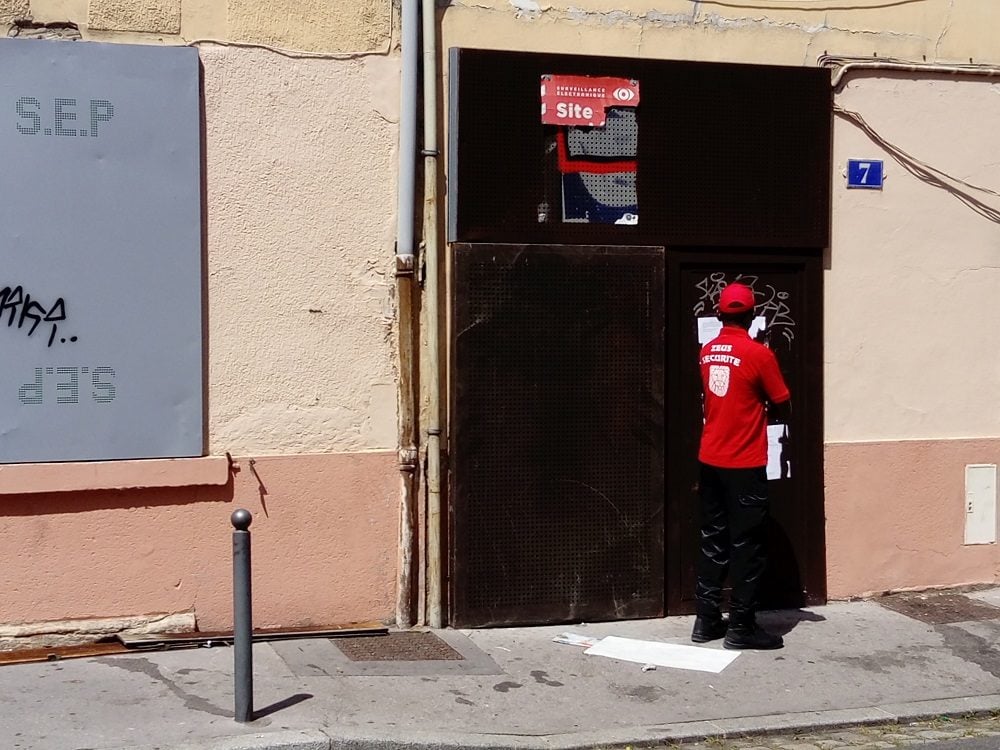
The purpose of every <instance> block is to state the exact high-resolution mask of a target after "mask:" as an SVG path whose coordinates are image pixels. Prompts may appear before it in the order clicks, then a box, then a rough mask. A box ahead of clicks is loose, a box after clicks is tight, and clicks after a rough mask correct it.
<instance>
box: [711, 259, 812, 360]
mask: <svg viewBox="0 0 1000 750" xmlns="http://www.w3.org/2000/svg"><path fill="white" fill-rule="evenodd" d="M732 281H738V282H740V283H741V284H746V285H747V286H748V287H750V288H751V289H753V293H754V299H755V301H756V304H757V314H758V315H763V316H764V319H765V320H766V321H767V328H766V329H765V330H766V331H767V335H768V338H770V339H773V338H774V337H775V336H781V337H782V338H783V339H784V340H785V341H786V342H787V343H788V345H789V346H790V345H791V343H792V342H793V341H794V340H795V318H793V317H792V314H791V308H790V307H789V305H788V299H789V297H790V295H789V293H788V292H786V291H782V290H779V289H777V288H776V287H775V286H774V285H773V284H768V283H764V282H761V280H760V278H759V277H758V276H752V275H744V274H737V275H736V276H735V277H734V278H733V279H732ZM728 283H730V281H729V280H727V279H726V274H725V272H723V271H715V272H713V273H710V274H709V275H708V276H706V277H705V278H703V279H702V280H701V281H699V282H698V283H697V284H695V288H696V289H697V290H698V291H699V292H700V296H699V297H698V299H697V301H696V302H695V304H694V308H693V312H694V314H695V315H696V316H697V317H702V316H705V315H713V314H714V313H715V306H716V304H717V303H718V301H719V295H720V294H721V293H722V290H723V289H724V288H725V287H726V284H728Z"/></svg>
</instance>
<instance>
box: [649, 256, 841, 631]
mask: <svg viewBox="0 0 1000 750" xmlns="http://www.w3.org/2000/svg"><path fill="white" fill-rule="evenodd" d="M669 257H670V266H669V271H668V274H669V292H668V297H669V303H668V305H667V309H668V319H669V320H670V327H669V334H668V337H669V339H668V340H669V343H668V361H669V362H670V363H671V364H670V367H669V368H668V373H669V374H668V389H667V392H668V394H669V397H668V400H667V414H668V417H667V432H668V477H669V483H668V489H667V530H668V531H667V533H668V542H667V570H668V572H667V611H668V612H669V613H670V614H682V613H690V612H694V606H695V602H694V589H695V581H696V577H695V566H696V563H697V560H698V554H699V531H698V523H699V500H698V491H697V484H698V464H697V454H698V440H699V436H700V434H701V423H702V409H701V381H700V374H699V370H698V365H697V360H698V351H699V348H700V343H699V331H700V337H701V338H702V339H704V338H706V337H710V336H711V333H712V327H713V325H715V324H716V323H715V313H714V307H715V303H716V301H717V300H718V296H719V293H720V291H721V290H722V288H723V287H724V286H725V285H726V284H727V283H729V282H732V281H741V282H743V283H745V284H747V285H749V286H750V287H752V288H753V290H754V294H755V297H756V301H757V310H758V315H759V316H760V318H761V319H762V320H761V321H760V324H761V325H762V326H763V328H762V331H761V333H760V335H759V338H762V339H763V340H764V341H765V342H766V343H767V344H768V346H770V347H771V349H772V350H773V351H774V353H775V355H776V356H777V358H778V363H779V365H780V366H781V370H782V373H783V374H784V376H785V380H786V382H787V383H788V387H789V389H790V390H791V392H792V418H791V424H789V425H787V430H786V426H778V425H770V426H769V427H770V433H771V436H772V438H773V446H774V447H773V450H772V451H771V455H772V457H773V461H772V462H771V466H770V470H769V478H770V481H769V483H768V488H769V494H770V502H771V518H772V522H771V528H770V534H769V565H768V572H767V574H766V579H765V584H764V592H763V601H762V605H763V606H764V607H765V608H779V607H780V608H785V607H798V606H802V605H805V604H820V603H823V602H825V600H826V570H825V563H826V561H825V555H826V550H825V544H824V514H823V412H822V396H823V386H822V372H823V359H822V333H823V321H822V290H821V285H822V266H821V258H820V255H819V254H818V253H813V254H801V255H798V256H788V255H784V254H783V255H781V256H769V255H764V254H759V253H753V254H750V253H740V254H738V253H722V252H705V251H701V250H699V251H698V252H697V253H671V254H670V256H669ZM699 321H701V322H699Z"/></svg>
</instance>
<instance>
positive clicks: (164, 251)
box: [0, 39, 204, 463]
mask: <svg viewBox="0 0 1000 750" xmlns="http://www.w3.org/2000/svg"><path fill="white" fill-rule="evenodd" d="M199 88H200V87H199V60H198V53H197V50H195V49H192V48H187V47H155V46H138V45H117V44H97V43H90V42H65V41H58V42H54V41H40V40H24V39H0V153H2V154H3V162H2V166H0V352H2V362H3V367H2V368H0V463H16V462H42V461H85V460H101V459H132V458H164V457H184V456H199V455H202V453H203V451H204V427H203V413H202V412H203V393H202V391H203V362H202V358H203V355H202V196H201V192H202V191H201V122H200V118H201V104H200V91H199Z"/></svg>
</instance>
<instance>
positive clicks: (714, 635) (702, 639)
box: [691, 615, 728, 643]
mask: <svg viewBox="0 0 1000 750" xmlns="http://www.w3.org/2000/svg"><path fill="white" fill-rule="evenodd" d="M727 628H728V626H727V625H726V622H725V620H723V619H722V618H721V617H708V616H705V615H698V616H697V617H696V618H694V628H693V629H692V630H691V640H692V641H694V642H695V643H708V642H709V641H715V640H718V639H719V638H722V637H723V636H724V635H725V634H726V630H727Z"/></svg>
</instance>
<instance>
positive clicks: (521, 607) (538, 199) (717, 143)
mask: <svg viewBox="0 0 1000 750" xmlns="http://www.w3.org/2000/svg"><path fill="white" fill-rule="evenodd" d="M450 65H451V67H450V72H449V83H450V86H451V90H450V93H449V107H450V114H449V139H450V143H449V158H448V170H449V177H448V185H449V193H448V195H449V200H448V206H449V227H448V239H449V241H450V242H453V243H458V244H454V245H453V247H454V256H453V258H454V267H453V274H452V277H451V282H452V286H451V299H452V302H453V309H452V316H451V319H450V321H449V324H450V326H451V329H452V338H451V347H452V348H451V351H450V357H451V368H450V415H449V430H450V432H449V436H448V446H449V455H448V471H449V475H450V484H449V493H450V494H449V498H448V507H449V523H450V525H449V529H448V531H449V534H448V540H449V541H448V544H449V549H448V555H447V556H448V560H449V570H448V575H449V579H448V582H447V584H448V585H447V590H448V592H449V596H450V601H449V612H450V617H451V620H450V621H451V623H452V624H454V625H490V624H504V623H515V622H517V623H549V622H552V623H555V622H564V621H571V620H577V619H623V618H628V617H643V616H655V615H658V614H661V613H663V612H667V613H670V614H681V613H686V612H689V611H691V604H692V600H691V594H692V592H693V581H694V579H693V564H694V559H695V553H696V552H697V540H698V532H697V529H696V527H695V525H694V523H693V519H694V518H695V512H696V510H697V497H696V493H695V491H694V490H695V488H694V482H695V479H694V476H695V475H694V474H693V472H694V471H695V468H696V464H695V455H696V452H695V450H694V447H693V446H694V441H695V440H697V436H698V432H699V424H700V423H699V420H700V394H699V392H698V390H697V389H698V383H697V380H696V379H695V376H696V372H695V370H694V367H695V361H696V357H697V340H698V332H697V326H698V323H697V318H698V317H699V316H703V313H705V312H707V311H706V310H704V309H702V310H701V311H699V310H698V306H699V304H703V303H705V302H706V299H703V297H704V294H705V293H704V290H703V287H709V288H710V287H711V284H712V283H713V279H716V277H717V275H718V274H721V276H720V277H718V279H721V280H732V278H734V277H736V276H737V275H740V274H742V275H743V276H745V277H750V276H752V277H754V278H755V279H756V281H757V282H759V284H760V286H759V287H756V286H755V288H756V289H757V290H758V292H759V293H760V295H761V301H762V303H764V304H765V307H767V305H770V304H771V301H770V300H769V298H768V297H767V295H769V294H771V289H772V288H773V290H774V294H775V295H786V296H785V297H778V299H780V300H781V301H782V302H783V303H785V304H787V306H788V307H789V310H788V311H785V312H783V313H781V314H782V315H786V316H787V315H790V316H791V317H792V319H793V320H794V322H795V326H794V329H795V330H794V334H795V338H794V339H793V340H792V341H790V342H789V341H788V340H787V339H780V338H775V339H774V340H773V341H772V345H773V346H774V347H775V349H776V351H777V352H778V357H779V361H780V362H781V365H782V367H783V369H784V370H785V373H786V376H787V377H788V379H789V381H790V383H789V384H790V387H791V389H792V392H793V404H794V415H793V423H792V424H791V425H789V436H790V437H789V439H790V441H791V442H790V443H789V444H788V447H789V449H790V454H789V457H788V460H787V461H786V467H790V468H791V474H790V475H789V476H786V477H784V478H781V477H780V476H779V477H778V478H777V479H775V480H774V481H773V482H772V485H773V486H774V489H773V493H772V495H773V497H772V505H773V508H774V516H775V528H774V535H773V537H772V542H773V544H772V547H773V550H774V553H773V556H772V559H773V561H774V564H773V565H772V567H771V571H772V574H774V577H773V578H772V580H771V581H770V583H769V589H768V590H769V592H770V594H769V599H768V604H771V605H773V606H779V605H780V606H794V605H798V604H801V603H816V602H819V601H822V600H823V599H824V597H825V575H826V572H825V546H824V536H823V456H822V385H821V383H822V319H821V315H822V289H821V286H822V262H821V255H822V249H823V248H825V247H827V246H828V244H829V227H830V222H829V216H830V186H831V179H830V151H831V138H832V128H831V106H832V95H831V87H830V76H829V71H826V70H819V69H815V68H805V67H776V66H756V65H732V64H723V63H704V62H693V61H670V60H635V59H627V58H607V57H587V56H568V55H553V54H534V53H515V52H498V51H492V50H469V49H464V50H457V49H456V50H452V51H451V56H450ZM554 74H555V75H568V76H612V77H619V78H626V79H629V80H634V81H636V82H638V85H639V86H640V87H641V103H639V104H638V106H637V107H636V108H635V112H634V117H633V116H632V115H631V114H630V115H629V118H627V119H628V123H627V124H628V127H627V128H624V126H623V129H622V133H621V134H624V135H627V138H624V139H623V140H622V143H621V144H619V145H623V146H627V148H623V149H622V150H620V151H615V152H614V156H615V159H616V160H617V159H618V157H620V156H621V155H622V154H623V153H626V152H627V154H628V155H629V159H628V161H629V162H630V163H631V162H634V166H632V165H630V166H629V169H634V172H631V173H630V174H629V175H627V176H629V179H630V180H633V181H634V188H635V195H632V194H631V188H632V182H628V183H627V184H628V187H629V189H630V192H629V196H628V201H625V202H627V203H628V204H629V205H630V206H632V205H633V204H634V205H635V206H636V207H637V208H636V210H637V211H638V214H637V216H635V217H633V218H635V219H636V220H635V221H630V222H622V223H619V222H618V221H616V222H615V223H613V224H610V223H600V222H593V221H587V222H578V221H576V218H577V217H576V213H574V211H567V205H569V203H570V201H569V200H568V196H572V195H573V193H572V190H571V189H572V188H573V185H574V184H575V183H574V182H573V180H571V179H569V178H567V177H566V174H570V172H567V171H566V170H568V169H570V166H567V165H566V164H563V163H562V162H561V161H559V160H560V159H561V158H562V157H561V156H560V154H561V152H560V151H559V150H558V148H556V150H555V151H554V152H553V151H552V150H551V148H550V146H551V145H552V143H553V132H552V127H553V126H551V125H544V124H543V123H542V121H541V117H540V100H539V84H540V80H541V78H542V77H544V76H551V75H554ZM570 135H571V134H568V133H558V132H557V133H555V140H554V143H555V144H556V146H557V147H558V146H559V145H560V144H561V141H560V137H565V138H566V139H567V140H566V144H567V145H572V143H571V142H570V140H569V139H570ZM577 135H581V134H577ZM581 137H582V136H581ZM633 140H634V143H633ZM584 145H588V144H584ZM589 145H593V144H589ZM585 150H586V149H585ZM553 153H555V154H556V157H558V158H555V163H556V166H557V167H558V169H556V168H555V167H553V158H554V157H553V156H552V154H553ZM633 154H634V158H633ZM587 156H588V157H592V158H605V157H608V154H605V153H603V152H599V153H597V154H596V157H595V154H594V153H590V152H587ZM575 159H576V157H574V160H575ZM574 163H575V161H574ZM615 163H616V164H618V161H615ZM591 166H592V165H591ZM616 168H620V169H624V167H622V166H621V165H620V164H618V167H616ZM581 169H582V167H581ZM574 179H575V178H574ZM588 180H589V182H594V180H592V179H590V178H588V179H587V180H585V179H584V178H580V181H582V182H584V183H586V184H589V182H588ZM591 187H593V186H591ZM591 187H588V188H587V189H588V190H590V191H591V197H593V196H594V195H603V193H602V191H601V190H591ZM612 197H613V196H612ZM611 204H614V205H615V206H617V203H614V201H611V202H609V205H611ZM554 217H561V218H560V219H559V220H556V219H555V218H554ZM466 243H476V244H474V245H473V244H466ZM502 243H507V244H502ZM595 246H596V247H595ZM660 246H666V248H667V249H666V251H664V250H662V249H658V250H653V249H651V248H659V247H660ZM644 248H645V249H644ZM654 258H655V259H656V261H655V263H654V261H653V259H654ZM640 259H641V260H640ZM654 267H655V270H654ZM639 269H642V270H641V271H640V270H639ZM654 277H655V278H658V279H659V282H657V283H658V284H659V285H660V286H658V287H655V288H657V289H659V291H658V292H656V293H655V294H652V293H651V292H650V294H651V296H650V297H649V298H648V299H647V298H646V297H645V296H644V295H645V294H646V293H647V290H652V289H653V288H654V286H655V285H654V286H648V283H647V282H643V283H641V284H638V286H637V285H636V284H637V280H638V279H639V278H643V279H647V280H648V279H649V278H654ZM706 278H707V279H708V282H707V283H706V282H705V279H706ZM575 287H579V288H575ZM709 297H711V294H709ZM593 300H603V301H602V302H600V303H596V304H595V303H594V302H593ZM626 308H628V309H626ZM767 309H768V310H770V313H768V314H770V315H771V318H774V319H773V320H772V319H770V318H769V320H768V326H769V328H770V331H771V333H772V334H774V335H775V336H776V337H778V336H783V334H782V332H781V330H780V329H781V325H782V322H781V320H780V319H778V318H780V315H778V310H779V307H775V306H772V307H768V308H767ZM595 311H596V312H595ZM595 314H596V315H597V316H598V317H596V318H595V317H594V315H595ZM601 316H604V318H601ZM657 316H658V317H657ZM602 319H606V320H610V321H613V322H612V323H609V324H608V325H609V326H610V327H609V328H607V329H606V330H604V331H603V333H602V335H604V336H606V337H607V336H610V332H611V331H612V330H616V329H615V326H617V330H621V331H626V330H627V331H631V333H630V334H629V336H631V339H629V341H630V343H629V344H628V346H629V347H632V348H635V347H637V346H638V342H639V341H641V342H643V343H642V346H643V347H646V349H644V351H646V350H648V351H651V352H652V351H659V352H660V354H659V355H658V358H657V359H655V360H650V362H649V364H648V365H643V368H646V369H643V368H639V369H636V368H634V367H631V366H627V367H624V368H622V367H620V366H619V364H618V360H617V359H615V358H616V357H618V356H619V355H617V354H615V353H614V352H616V351H618V350H617V349H615V348H614V346H612V347H610V348H607V347H605V348H601V347H599V346H598V343H597V342H598V341H599V338H595V337H593V336H591V337H590V338H588V337H587V335H585V332H586V331H588V330H591V328H593V327H594V326H595V325H596V323H597V322H598V321H600V320H602ZM588 326H590V327H591V328H588ZM790 328H792V326H787V325H786V326H785V329H786V330H789V329H790ZM595 330H599V329H595ZM640 330H641V331H642V333H641V335H640V334H639V333H638V331H640ZM616 346H617V345H616ZM629 351H631V350H629ZM629 356H631V355H629ZM644 356H645V355H644ZM571 361H578V362H584V361H586V362H589V363H590V367H589V369H588V368H577V369H579V370H580V371H579V372H576V371H575V370H574V368H573V367H572V366H569V365H568V364H567V363H568V362H571ZM664 380H665V383H664ZM664 385H665V387H664ZM612 386H614V387H612ZM640 393H643V394H645V395H641V396H640V395H639V394H640ZM612 407H613V408H612ZM615 412H619V413H618V415H617V416H616V415H615ZM649 467H652V468H649ZM574 482H575V483H576V484H574ZM616 493H617V494H616ZM623 509H624V510H623ZM654 518H655V519H657V523H656V524H652V523H649V519H654ZM629 544H631V545H632V548H631V549H629V548H628V545H629ZM657 550H659V554H657V552H656V551H657Z"/></svg>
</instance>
